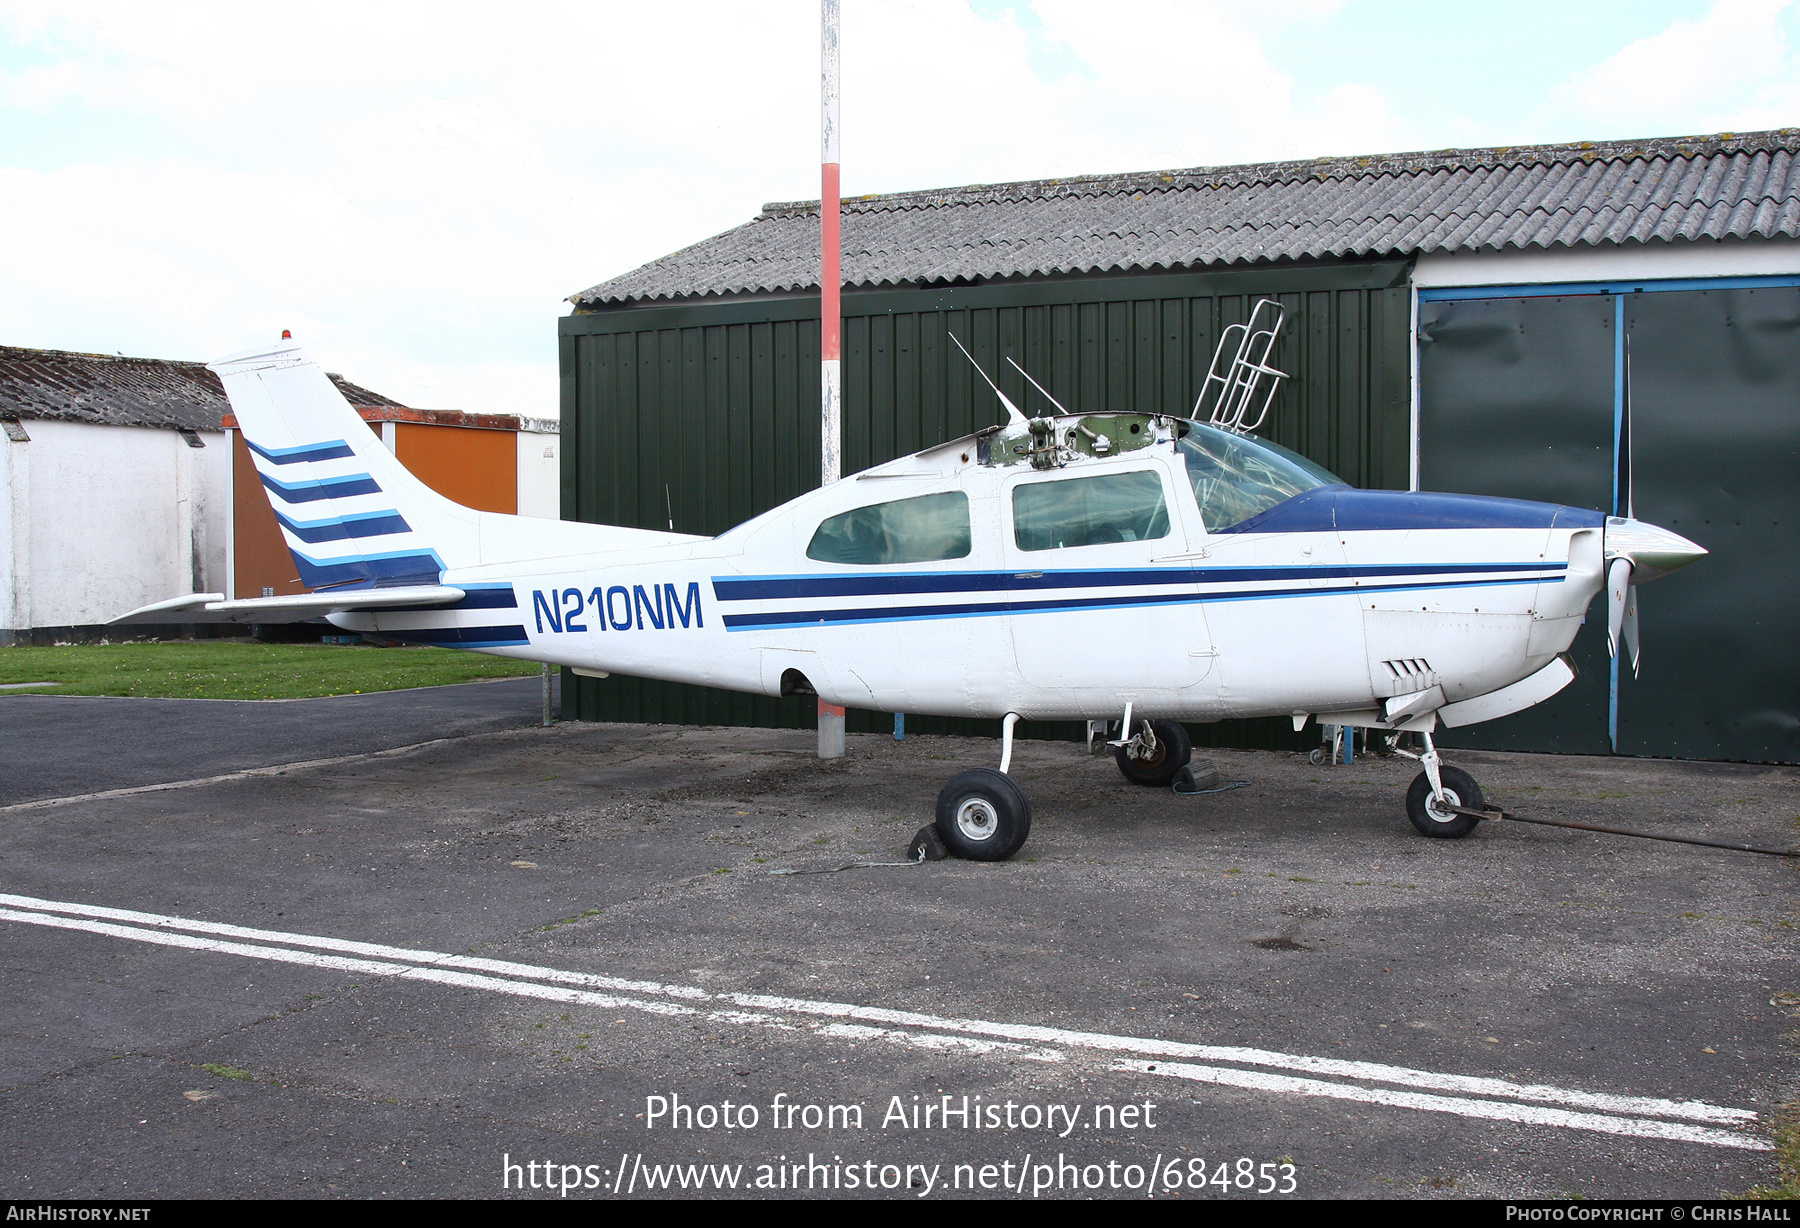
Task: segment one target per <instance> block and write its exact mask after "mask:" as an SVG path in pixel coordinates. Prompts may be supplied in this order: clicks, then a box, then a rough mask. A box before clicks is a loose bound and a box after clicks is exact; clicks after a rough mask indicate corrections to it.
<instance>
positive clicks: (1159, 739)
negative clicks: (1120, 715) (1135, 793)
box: [1113, 721, 1194, 788]
mask: <svg viewBox="0 0 1800 1228" xmlns="http://www.w3.org/2000/svg"><path fill="white" fill-rule="evenodd" d="M1148 723H1149V725H1150V729H1151V731H1152V732H1154V733H1155V734H1156V753H1155V754H1153V755H1151V756H1150V757H1149V758H1148V759H1134V758H1133V757H1132V755H1131V747H1129V746H1121V747H1119V748H1117V749H1116V750H1114V751H1113V760H1114V761H1115V762H1116V763H1117V764H1118V765H1119V771H1120V773H1121V774H1123V775H1124V777H1125V779H1126V780H1129V781H1130V782H1131V783H1132V784H1134V785H1153V786H1155V787H1157V788H1166V787H1168V784H1169V782H1170V781H1172V780H1174V779H1175V773H1177V772H1179V771H1180V770H1181V769H1182V768H1184V767H1186V766H1187V765H1188V760H1190V759H1192V758H1193V757H1194V744H1193V741H1192V740H1191V739H1190V738H1189V737H1188V732H1187V730H1186V728H1184V727H1183V726H1182V725H1181V723H1180V722H1179V721H1150V722H1148ZM1120 736H1121V737H1130V736H1131V731H1130V730H1129V729H1128V730H1126V731H1125V732H1124V733H1123V734H1121V735H1120Z"/></svg>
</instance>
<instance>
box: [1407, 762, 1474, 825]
mask: <svg viewBox="0 0 1800 1228" xmlns="http://www.w3.org/2000/svg"><path fill="white" fill-rule="evenodd" d="M1438 779H1439V780H1442V781H1443V782H1444V797H1445V799H1446V800H1447V801H1449V803H1450V804H1451V805H1453V806H1466V807H1468V808H1469V809H1470V810H1485V809H1486V808H1487V799H1486V798H1484V797H1483V796H1482V795H1481V786H1480V785H1478V784H1476V783H1475V778H1474V777H1473V776H1471V775H1469V774H1468V773H1467V772H1465V771H1463V770H1462V769H1461V768H1453V767H1440V768H1438ZM1436 802H1437V799H1436V798H1435V797H1433V796H1432V795H1431V777H1429V776H1427V775H1426V774H1425V773H1423V772H1420V773H1419V774H1418V775H1417V776H1416V777H1414V778H1413V782H1412V787H1411V788H1409V789H1408V790H1407V791H1406V817H1407V818H1409V819H1411V820H1412V825H1413V826H1414V827H1416V828H1418V829H1419V834H1420V835H1421V836H1431V837H1433V838H1434V839H1438V840H1460V839H1462V838H1463V837H1464V836H1466V835H1468V834H1469V833H1470V832H1472V831H1474V830H1475V828H1476V827H1477V826H1478V825H1479V824H1480V823H1481V820H1480V819H1478V818H1476V817H1474V816H1473V815H1467V814H1453V813H1451V812H1449V811H1444V810H1439V809H1438V807H1437V805H1436Z"/></svg>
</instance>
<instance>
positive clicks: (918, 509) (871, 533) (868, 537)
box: [806, 490, 969, 566]
mask: <svg viewBox="0 0 1800 1228" xmlns="http://www.w3.org/2000/svg"><path fill="white" fill-rule="evenodd" d="M968 556H969V496H967V495H965V494H963V492H962V491H960V490H952V491H946V492H944V493H943V494H937V495H920V496H918V497H917V498H915V499H896V500H894V501H893V502H892V503H875V504H871V505H870V506H868V507H859V508H857V509H856V510H855V511H850V512H842V513H839V514H838V515H836V516H833V517H831V518H830V519H829V520H827V521H825V522H824V523H823V524H821V525H820V526H819V528H818V530H817V531H816V532H815V533H814V534H813V536H812V541H811V543H809V544H808V545H807V547H806V557H807V558H809V559H816V560H818V561H819V562H821V563H849V564H852V565H857V566H878V565H880V564H883V563H929V562H932V561H934V560H937V559H962V558H967V557H968Z"/></svg>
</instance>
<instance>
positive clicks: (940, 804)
mask: <svg viewBox="0 0 1800 1228" xmlns="http://www.w3.org/2000/svg"><path fill="white" fill-rule="evenodd" d="M937 833H938V838H939V839H940V840H942V841H943V842H944V847H945V848H947V849H949V850H950V851H951V852H952V853H955V854H956V855H957V856H958V857H962V858H966V859H968V860H969V861H1005V860H1006V859H1007V858H1008V857H1011V856H1012V855H1013V854H1014V853H1016V852H1018V851H1019V849H1020V848H1021V847H1023V845H1024V844H1025V837H1027V836H1029V835H1030V834H1031V802H1030V801H1029V800H1028V799H1027V798H1026V796H1025V790H1023V789H1021V788H1019V786H1018V783H1017V782H1015V781H1014V780H1013V778H1012V777H1011V776H1008V775H1007V774H1006V773H1005V772H998V771H995V770H994V769H993V768H971V769H969V770H968V771H966V772H959V773H958V774H957V775H955V776H953V777H951V778H950V783H949V784H947V785H945V786H944V791H943V792H942V793H939V794H938V801H937Z"/></svg>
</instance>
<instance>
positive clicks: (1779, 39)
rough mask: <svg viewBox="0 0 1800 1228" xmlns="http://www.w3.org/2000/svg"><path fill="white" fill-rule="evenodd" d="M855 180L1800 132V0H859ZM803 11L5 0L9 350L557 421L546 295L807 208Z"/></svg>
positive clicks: (1, 66)
mask: <svg viewBox="0 0 1800 1228" xmlns="http://www.w3.org/2000/svg"><path fill="white" fill-rule="evenodd" d="M843 47H844V50H843V64H844V128H843V133H844V135H843V160H844V190H845V192H846V193H847V194H855V193H864V192H888V191H899V190H904V189H909V188H927V187H943V186H949V185H955V184H962V183H971V182H984V181H986V182H992V181H998V180H1008V179H1026V178H1038V177H1045V176H1062V175H1070V174H1080V173H1085V172H1107V171H1130V170H1150V169H1164V168H1172V167H1188V166H1203V165H1220V164H1228V163H1234V162H1253V161H1268V160H1273V159H1279V158H1290V157H1310V156H1317V155H1324V154H1361V153H1380V152H1390V151H1396V150H1410V149H1431V148H1441V147H1446V146H1473V145H1519V144H1535V143H1541V142H1551V141H1565V140H1606V139H1613V138H1623V137H1643V136H1666V135H1677V134H1689V133H1700V132H1716V131H1722V130H1723V131H1746V130H1751V129H1757V128H1772V127H1781V126H1793V125H1800V54H1797V50H1800V0H1629V2H1627V3H1616V2H1614V0H1505V2H1504V3H1502V2H1499V0H1491V2H1489V3H1479V4H1478V3H1466V4H1463V3H1456V2H1454V0H1256V2H1251V3H1233V2H1227V0H1218V2H1211V3H1200V2H1182V0H1106V2H1105V3H1099V2H1096V0H1018V2H1008V0H844V42H843ZM817 108H818V4H817V3H816V0H757V2H756V3H742V2H739V3H678V2H668V3H662V4H644V3H641V2H635V3H623V2H613V0H581V2H580V3H569V4H556V3H548V2H545V0H534V2H533V3H530V4H521V5H503V4H500V3H498V2H497V0H488V2H487V3H482V4H459V3H450V2H447V0H431V2H430V3H421V4H411V3H400V2H398V0H380V2H379V3H369V2H368V0H355V2H354V3H344V4H338V3H321V2H319V0H288V2H286V3H281V4H273V3H251V2H247V0H234V2H232V3H229V4H180V3H166V2H159V3H153V4H145V3H142V2H141V0H130V2H127V3H102V2H97V0H90V2H84V3H82V4H79V5H70V4H67V3H43V4H38V3H29V2H24V0H0V223H3V230H0V233H3V234H4V241H3V242H0V344H11V345H24V346H40V347H47V348H55V349H70V350H90V351H100V352H105V353H112V352H123V353H125V354H131V355H144V356H150V357H159V358H186V359H211V358H215V357H218V356H219V355H222V354H225V353H228V352H231V351H234V350H239V349H244V348H246V347H248V346H252V345H257V344H261V343H262V342H265V341H269V340H273V339H274V338H276V337H278V336H279V335H280V331H281V329H283V328H291V329H293V330H294V335H295V337H296V338H297V339H299V340H300V341H301V342H302V343H303V344H305V345H307V346H308V347H309V348H310V349H311V350H312V351H313V352H314V354H315V355H317V356H318V357H319V358H320V359H321V360H322V361H323V362H324V363H325V364H326V366H327V367H328V368H329V369H331V370H335V371H342V372H343V373H344V374H346V375H348V376H349V377H350V378H351V379H354V380H356V381H358V382H359V383H363V384H365V385H367V386H369V387H371V388H374V389H376V390H378V391H380V392H383V393H385V394H387V395H389V396H392V397H395V398H398V399H400V400H402V401H405V402H406V403H408V404H412V405H416V406H421V407H426V408H454V409H469V410H487V411H505V412H515V413H526V414H533V415H540V416H549V415H553V414H554V413H555V412H556V395H557V385H556V318H557V317H558V316H560V315H562V314H565V313H566V312H567V310H568V305H567V303H566V302H564V299H565V298H566V296H568V295H569V294H571V293H573V292H575V291H577V290H580V289H582V288H584V287H586V286H588V285H591V284H593V283H594V282H597V281H601V280H604V279H606V278H608V277H612V276H615V275H617V274H619V273H623V272H626V271H627V270H630V269H632V268H635V267H636V266H638V265H640V264H642V263H644V262H645V261H648V260H651V259H654V258H655V257H657V256H660V255H663V254H665V253H667V252H670V251H673V250H675V249H676V248H679V247H682V246H685V245H687V244H691V243H693V242H696V241H698V240H700V239H703V238H706V237H708V236H710V235H713V234H716V233H718V232H720V231H722V230H726V229H729V228H731V227H733V226H736V225H738V224H740V223H742V222H744V221H747V220H749V219H750V218H751V217H752V216H754V215H755V213H756V212H757V210H758V209H759V208H760V207H761V206H762V204H763V202H765V201H774V200H799V199H811V198H816V197H817V196H818V158H819V142H818V113H817Z"/></svg>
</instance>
